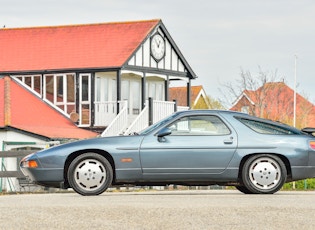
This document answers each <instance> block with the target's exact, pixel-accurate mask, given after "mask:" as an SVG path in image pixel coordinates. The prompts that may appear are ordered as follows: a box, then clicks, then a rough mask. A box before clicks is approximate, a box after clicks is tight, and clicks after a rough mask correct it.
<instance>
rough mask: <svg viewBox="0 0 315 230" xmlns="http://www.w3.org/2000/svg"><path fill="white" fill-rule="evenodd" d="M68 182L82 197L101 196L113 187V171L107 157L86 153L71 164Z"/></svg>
mask: <svg viewBox="0 0 315 230" xmlns="http://www.w3.org/2000/svg"><path fill="white" fill-rule="evenodd" d="M68 181H69V184H70V186H71V187H72V188H73V190H74V191H76V192H77V193H79V194H81V195H84V196H93V195H99V194H101V193H103V192H104V191H105V190H106V189H107V188H108V187H109V186H110V185H111V183H112V181H113V169H112V166H111V164H110V163H109V162H108V160H107V159H106V158H105V157H103V156H101V155H99V154H96V153H84V154H82V155H80V156H78V157H77V158H75V159H74V160H73V161H72V162H71V164H70V166H69V170H68Z"/></svg>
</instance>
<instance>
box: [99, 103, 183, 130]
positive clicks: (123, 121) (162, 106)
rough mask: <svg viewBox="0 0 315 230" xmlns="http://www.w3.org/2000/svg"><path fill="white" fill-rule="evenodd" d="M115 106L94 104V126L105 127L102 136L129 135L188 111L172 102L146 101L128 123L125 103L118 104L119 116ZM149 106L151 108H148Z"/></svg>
mask: <svg viewBox="0 0 315 230" xmlns="http://www.w3.org/2000/svg"><path fill="white" fill-rule="evenodd" d="M115 105H116V106H117V103H113V102H106V103H105V102H103V103H101V102H98V103H95V107H96V108H95V126H107V128H106V129H105V131H104V132H103V133H102V136H115V135H129V134H131V133H135V132H139V131H141V130H143V129H145V128H146V127H148V126H149V124H153V123H156V122H158V121H159V120H161V119H163V118H165V117H167V116H169V115H171V114H172V113H174V112H175V111H176V110H179V111H181V110H187V109H189V108H188V107H176V104H175V102H173V101H172V102H170V101H153V100H151V102H150V103H149V101H147V102H146V105H145V107H144V109H143V110H142V111H141V112H140V114H139V115H138V116H137V117H136V118H135V119H134V120H133V121H130V119H129V117H130V116H131V115H129V114H128V108H127V107H128V103H127V101H123V102H119V106H120V109H119V111H120V112H119V114H117V109H116V107H115ZM150 106H151V107H152V108H150ZM115 112H116V113H115ZM97 113H102V114H97ZM150 113H151V115H150ZM110 119H111V120H110ZM103 122H104V123H103Z"/></svg>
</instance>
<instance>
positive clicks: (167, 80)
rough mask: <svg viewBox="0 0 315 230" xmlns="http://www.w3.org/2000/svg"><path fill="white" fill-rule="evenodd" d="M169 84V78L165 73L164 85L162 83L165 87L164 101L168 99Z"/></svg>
mask: <svg viewBox="0 0 315 230" xmlns="http://www.w3.org/2000/svg"><path fill="white" fill-rule="evenodd" d="M169 85H170V79H169V76H168V75H166V80H165V85H164V88H165V101H168V100H169Z"/></svg>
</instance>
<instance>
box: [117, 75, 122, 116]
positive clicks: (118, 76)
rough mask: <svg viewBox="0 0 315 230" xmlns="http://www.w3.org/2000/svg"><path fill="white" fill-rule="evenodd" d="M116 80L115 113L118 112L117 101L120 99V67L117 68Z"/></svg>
mask: <svg viewBox="0 0 315 230" xmlns="http://www.w3.org/2000/svg"><path fill="white" fill-rule="evenodd" d="M116 82H117V84H116V85H117V90H116V92H117V96H116V101H117V114H118V113H119V101H120V100H121V69H119V70H117V76H116Z"/></svg>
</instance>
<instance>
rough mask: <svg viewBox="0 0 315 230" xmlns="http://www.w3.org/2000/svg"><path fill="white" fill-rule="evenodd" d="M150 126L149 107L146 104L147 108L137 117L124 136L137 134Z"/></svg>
mask: <svg viewBox="0 0 315 230" xmlns="http://www.w3.org/2000/svg"><path fill="white" fill-rule="evenodd" d="M148 124H149V106H148V105H147V104H146V106H145V107H144V108H143V110H142V111H141V113H140V114H139V115H138V116H137V118H136V119H135V120H134V121H133V122H132V123H131V125H130V126H129V128H128V129H127V130H126V132H125V133H124V135H129V134H132V133H137V132H139V131H141V130H143V129H145V128H146V127H148Z"/></svg>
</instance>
